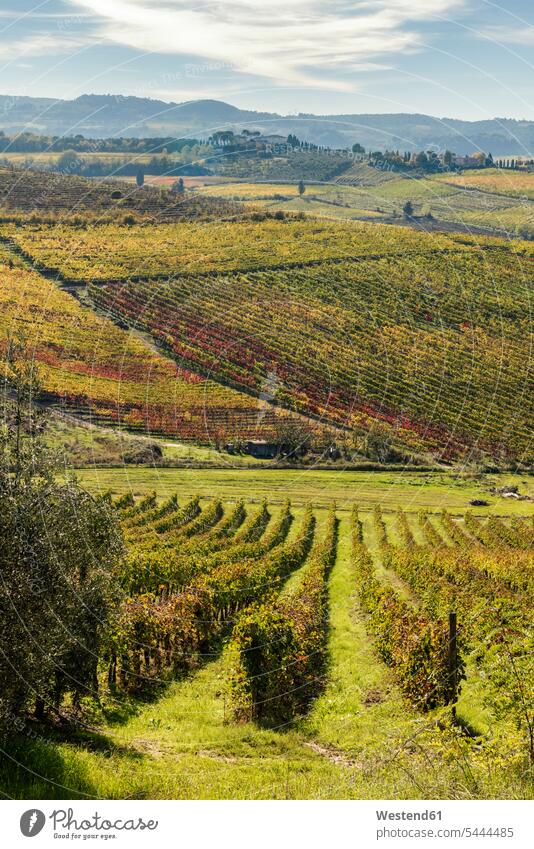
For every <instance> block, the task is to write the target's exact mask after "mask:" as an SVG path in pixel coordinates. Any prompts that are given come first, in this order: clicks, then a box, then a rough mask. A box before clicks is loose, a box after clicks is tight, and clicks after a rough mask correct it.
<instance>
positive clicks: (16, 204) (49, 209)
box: [0, 168, 240, 223]
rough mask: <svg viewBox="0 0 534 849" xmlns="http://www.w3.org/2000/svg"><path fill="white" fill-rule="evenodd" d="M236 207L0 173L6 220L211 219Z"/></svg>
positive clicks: (0, 215)
mask: <svg viewBox="0 0 534 849" xmlns="http://www.w3.org/2000/svg"><path fill="white" fill-rule="evenodd" d="M239 213H240V207H239V206H238V205H237V204H234V203H231V202H228V201H224V200H221V199H216V198H209V197H201V196H200V195H199V196H188V197H183V196H178V195H175V194H172V193H171V192H161V191H159V190H158V189H155V188H151V187H149V186H146V187H143V188H142V189H139V188H137V187H133V186H128V185H126V184H125V183H124V182H122V181H120V180H103V181H100V182H94V181H90V180H86V179H84V178H83V177H76V176H74V175H65V174H53V173H48V172H40V171H32V170H23V169H20V170H19V169H14V168H0V220H2V221H17V222H25V221H26V222H27V221H31V222H34V221H63V220H67V221H68V220H72V219H74V220H76V221H78V223H83V222H84V221H85V222H87V221H88V220H90V221H107V220H111V221H120V222H124V221H126V223H128V221H129V222H130V223H131V222H135V221H139V220H146V221H181V220H208V219H210V218H218V217H232V216H235V215H239Z"/></svg>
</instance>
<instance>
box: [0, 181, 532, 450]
mask: <svg viewBox="0 0 534 849" xmlns="http://www.w3.org/2000/svg"><path fill="white" fill-rule="evenodd" d="M405 182H406V181H405ZM2 236H3V239H4V242H5V244H6V248H7V249H8V250H9V251H11V252H12V253H10V254H6V256H13V255H14V256H15V258H16V263H18V264H19V265H20V270H14V271H12V272H11V271H10V273H9V276H8V280H10V281H11V282H10V284H9V286H8V287H6V289H5V297H6V298H7V299H8V300H9V302H10V308H9V310H8V314H7V315H9V314H11V315H12V314H13V312H16V311H17V309H19V310H20V309H22V312H23V313H24V314H27V313H32V312H33V311H35V309H36V308H37V307H36V306H32V305H31V304H30V303H29V302H28V295H25V296H23V295H22V294H21V291H22V290H21V289H20V287H19V285H18V276H19V275H22V276H23V278H24V281H26V285H27V286H28V287H29V288H30V289H32V291H34V292H36V290H37V288H39V289H40V290H42V293H43V294H42V297H44V295H45V293H46V297H50V298H52V300H53V301H55V302H56V303H57V304H58V307H57V308H56V312H57V315H56V318H55V319H54V321H55V322H58V323H61V318H60V312H61V310H63V309H65V310H67V313H68V314H69V315H72V316H73V321H74V316H76V324H77V326H78V324H79V323H80V322H81V321H82V317H83V323H84V325H85V324H86V325H87V326H86V328H85V329H83V330H82V328H81V324H80V327H79V329H78V330H77V331H76V332H77V333H82V336H83V334H85V337H84V338H85V339H86V340H87V342H84V341H82V339H80V340H78V342H75V343H73V344H75V355H74V356H73V357H72V359H73V360H78V361H81V362H84V363H85V365H83V366H81V367H80V368H71V369H69V368H67V369H65V367H63V368H62V369H61V370H60V371H59V372H58V370H57V369H58V366H59V360H58V352H57V351H55V349H54V346H55V345H56V346H57V344H58V340H57V339H54V338H52V337H53V335H54V333H56V334H57V333H58V332H59V335H60V336H61V334H62V333H63V334H65V333H66V332H67V331H66V330H65V328H63V329H62V330H61V331H58V329H55V330H53V329H52V328H51V330H50V332H51V338H50V339H49V340H48V341H47V345H46V352H45V351H44V350H43V345H42V344H41V346H40V350H41V353H40V354H39V359H40V360H41V361H42V362H44V363H45V364H46V363H48V372H47V389H48V390H49V391H50V392H51V393H52V394H54V395H56V396H57V395H59V394H61V393H63V395H65V396H66V397H67V398H68V399H69V405H70V406H71V407H73V409H75V408H76V407H86V408H87V407H90V408H92V409H93V410H94V411H95V412H96V413H97V414H98V416H103V417H104V418H106V417H107V418H108V419H111V420H115V421H119V420H120V421H121V422H123V423H124V424H125V425H126V426H127V427H132V426H133V427H143V428H145V429H146V430H150V431H153V432H158V433H167V434H171V433H173V434H177V435H180V436H183V437H184V438H186V439H195V438H197V439H200V440H203V441H214V442H220V441H221V440H224V439H229V440H232V439H234V438H236V439H247V438H248V439H250V438H254V437H255V438H267V439H269V438H272V435H273V426H274V423H275V413H274V408H273V407H272V406H269V407H268V408H267V409H266V410H264V411H263V412H262V414H261V415H260V416H259V415H258V403H259V402H258V400H257V399H258V398H259V399H261V398H262V397H264V395H265V392H266V391H267V395H268V397H269V400H275V401H276V403H277V405H279V406H281V407H282V408H285V409H286V410H287V411H289V412H290V413H291V414H295V413H297V414H303V415H305V416H308V417H311V418H312V419H314V420H317V419H318V420H320V421H322V422H323V423H325V424H326V425H328V426H329V427H330V426H336V427H343V428H345V429H350V430H351V431H352V432H353V433H356V434H357V435H359V436H358V438H360V437H361V438H363V437H364V436H365V434H366V433H368V432H369V430H370V429H371V430H373V431H374V432H376V433H377V434H378V438H379V439H382V440H385V441H386V442H390V443H393V444H395V445H398V446H400V447H401V449H402V450H404V451H407V452H409V454H410V455H413V454H417V455H431V456H432V457H434V458H440V459H445V460H450V459H453V458H456V457H459V456H462V455H463V454H465V452H466V451H467V450H468V449H469V448H470V447H472V446H473V445H477V447H478V449H479V450H480V451H481V452H482V453H483V454H484V455H487V456H488V457H491V458H492V460H493V461H494V462H495V461H497V462H500V463H501V462H502V463H510V462H518V461H519V462H521V463H525V464H528V462H529V461H530V458H531V454H530V451H531V448H530V430H529V421H530V420H531V418H532V409H531V398H532V393H531V392H530V384H531V379H532V375H531V358H530V349H529V344H530V343H529V335H530V320H529V315H530V297H531V282H532V281H531V277H532V270H531V269H532V259H531V256H530V247H529V243H526V242H519V241H518V242H514V243H506V242H504V241H502V240H499V239H497V238H486V239H484V240H483V242H482V244H478V242H477V240H475V239H473V238H470V237H467V236H459V235H450V234H449V235H445V234H437V235H436V234H424V233H421V232H417V231H414V230H411V229H408V228H395V227H391V226H384V225H369V224H362V223H352V224H346V223H345V224H343V225H341V224H333V223H326V222H319V221H316V220H312V219H303V220H296V219H286V220H275V219H272V218H271V219H267V220H254V216H252V217H251V218H248V219H241V220H237V221H233V222H229V221H220V220H219V221H211V222H206V223H203V224H202V223H191V222H189V223H179V224H166V225H132V226H124V227H119V226H116V225H109V224H102V225H98V226H93V227H91V228H89V227H86V226H72V225H56V226H51V225H43V224H34V225H29V224H28V225H25V226H23V227H20V226H16V225H13V224H4V226H3V227H2ZM13 252H14V254H13ZM12 261H14V260H12ZM21 263H22V264H21ZM24 263H28V264H29V265H32V267H33V268H34V269H35V270H34V271H33V272H31V273H30V272H28V271H26V270H24V269H23V265H24ZM37 272H40V274H43V275H46V276H50V275H52V274H57V275H61V276H62V277H63V279H64V280H66V281H71V282H73V283H74V284H75V285H84V286H87V295H88V296H89V297H88V301H87V303H88V305H92V306H95V307H96V308H97V310H98V312H99V313H100V314H101V315H103V316H108V317H110V318H112V319H113V321H115V322H116V323H117V324H118V325H119V327H133V328H135V329H136V330H140V331H142V332H144V333H146V334H148V335H149V337H150V338H151V339H152V340H153V341H154V342H155V343H156V344H157V346H158V349H159V350H160V351H161V352H162V353H163V352H164V353H165V354H166V355H167V356H169V355H170V357H172V358H173V359H174V360H175V361H176V362H177V364H178V371H176V366H174V365H173V364H172V362H169V361H166V360H164V358H163V356H158V355H155V354H153V353H151V352H150V353H149V352H147V351H145V352H144V353H143V357H144V358H145V360H146V364H147V365H148V363H156V362H157V363H158V365H157V368H156V369H155V370H153V371H151V372H150V375H151V376H150V379H148V378H147V377H146V374H147V372H146V370H145V372H144V373H143V371H141V372H139V369H137V368H135V369H132V368H131V367H130V365H128V364H124V354H123V350H122V349H123V348H124V345H125V343H126V339H127V338H129V337H127V335H126V334H125V333H124V332H123V331H119V330H116V329H115V328H113V329H111V324H110V322H109V320H107V319H102V320H100V319H99V320H97V319H96V318H95V317H94V316H92V315H91V313H90V312H89V311H88V310H81V309H80V307H79V306H78V305H77V304H75V303H73V302H72V300H69V298H68V297H67V296H66V295H64V294H63V293H61V292H60V291H58V290H56V289H54V287H53V285H52V284H51V283H48V282H47V281H45V280H44V278H43V277H41V276H40V274H39V275H38V274H37ZM10 287H11V288H10ZM14 293H16V297H15V298H13V294H14ZM19 297H20V298H22V301H23V302H22V303H19V305H18V307H17V306H16V301H17V298H19ZM32 297H33V298H34V300H35V298H36V297H37V296H36V295H33V296H32ZM39 297H41V296H39ZM24 298H25V300H24ZM37 300H39V299H38V298H37ZM54 321H52V324H53V323H54ZM92 322H93V323H94V329H96V328H99V330H98V332H97V334H96V338H98V339H99V340H100V339H101V338H102V336H103V333H102V331H103V328H104V327H106V328H108V329H109V332H110V338H109V339H108V340H106V342H105V343H102V344H103V348H102V350H101V351H99V350H97V346H96V345H95V344H94V343H93V344H91V343H90V342H89V339H90V337H91V336H92V335H93V329H92V328H91V323H92ZM95 322H96V323H95ZM69 332H70V331H69ZM86 344H88V345H89V346H90V348H89V350H84V346H85V345H86ZM128 344H133V345H136V346H137V348H136V350H137V352H138V354H137V356H141V350H142V349H141V346H140V344H138V343H137V341H136V342H135V343H134V342H131V343H130V342H128ZM66 349H67V350H68V346H67V348H66ZM88 360H91V363H92V364H91V366H90V367H89V365H88ZM51 367H53V368H52V370H51ZM133 371H135V374H136V378H135V380H133V379H132V374H133ZM87 374H90V375H91V384H90V387H88V386H87V381H86V376H87ZM163 374H165V378H164V377H163ZM176 374H177V375H178V378H179V382H174V377H173V376H174V375H176ZM119 375H120V376H121V377H120V380H121V383H120V389H119V390H118V389H117V386H116V384H114V383H113V381H117V380H118V379H119ZM169 381H172V382H173V385H172V387H171V386H170V383H169ZM145 383H146V391H145V388H144V384H145ZM82 384H85V385H83V386H82ZM266 387H268V388H267V390H266ZM510 399H513V403H510ZM73 405H74V406H73Z"/></svg>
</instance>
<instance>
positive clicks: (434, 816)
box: [376, 811, 441, 822]
mask: <svg viewBox="0 0 534 849" xmlns="http://www.w3.org/2000/svg"><path fill="white" fill-rule="evenodd" d="M376 818H377V819H378V820H414V821H417V820H422V821H423V822H424V821H426V820H430V821H432V820H439V821H440V822H441V811H377V812H376Z"/></svg>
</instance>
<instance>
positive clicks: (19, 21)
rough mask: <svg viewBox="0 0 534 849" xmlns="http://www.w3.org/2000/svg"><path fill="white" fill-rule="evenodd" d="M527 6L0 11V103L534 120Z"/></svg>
mask: <svg viewBox="0 0 534 849" xmlns="http://www.w3.org/2000/svg"><path fill="white" fill-rule="evenodd" d="M533 69H534V5H533V4H532V0H506V2H504V4H498V3H495V2H489V0H270V2H269V0H223V2H214V0H196V2H191V0H158V2H154V0H33V2H30V0H0V80H1V83H0V94H7V95H17V96H24V95H27V96H33V97H53V98H61V99H72V98H75V97H78V96H80V95H81V94H124V95H136V96H138V97H151V98H154V99H160V100H165V101H173V102H178V103H180V102H183V101H187V100H197V99H200V98H214V99H218V100H224V101H226V102H228V103H232V104H233V105H235V106H239V107H241V108H246V109H256V110H260V111H270V112H278V113H282V114H297V113H299V112H312V113H315V114H339V113H352V114H354V113H380V112H412V113H413V112H420V113H425V114H429V115H435V116H437V117H451V118H463V119H466V120H483V119H485V118H493V117H501V118H503V117H507V118H519V119H520V118H526V119H530V120H534V87H533V85H532V80H533V79H534V76H533Z"/></svg>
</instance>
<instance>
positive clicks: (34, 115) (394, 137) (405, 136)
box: [0, 94, 534, 156]
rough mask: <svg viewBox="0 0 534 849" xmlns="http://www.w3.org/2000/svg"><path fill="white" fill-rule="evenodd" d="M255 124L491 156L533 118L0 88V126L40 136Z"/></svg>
mask: <svg viewBox="0 0 534 849" xmlns="http://www.w3.org/2000/svg"><path fill="white" fill-rule="evenodd" d="M245 127H246V128H248V129H257V130H261V131H262V132H271V133H273V132H276V133H279V134H281V135H288V134H289V133H294V134H295V135H297V136H298V137H299V138H301V139H303V140H306V141H310V142H313V143H315V144H322V145H326V146H329V147H349V146H351V145H352V144H353V143H354V142H360V144H363V145H364V147H366V148H367V149H369V148H371V149H381V150H383V149H385V148H390V149H391V148H393V149H397V148H399V149H401V150H421V149H423V148H424V149H427V148H429V147H432V148H434V149H445V148H450V149H452V150H454V151H456V152H457V153H472V152H473V151H475V150H485V151H491V153H493V155H494V156H495V155H506V154H509V155H516V156H517V155H520V156H532V155H534V121H517V120H512V119H509V118H503V119H499V118H494V119H492V120H488V121H459V120H456V119H452V118H434V117H431V116H429V115H410V114H402V113H400V114H385V115H355V114H346V115H311V114H304V113H303V114H299V115H289V116H284V115H277V114H276V113H269V112H254V111H250V110H244V109H238V108H237V107H235V106H232V105H230V104H228V103H223V102H222V101H219V100H195V101H189V102H186V103H165V102H164V101H162V100H151V99H149V98H143V97H126V96H122V95H95V94H84V95H82V96H81V97H78V98H76V100H53V99H50V98H37V97H35V98H34V97H12V96H9V95H0V130H3V131H4V132H5V133H13V132H21V131H28V132H34V133H41V134H47V135H73V134H76V133H80V134H81V135H84V136H87V137H90V138H101V137H106V136H113V135H118V136H130V137H131V136H138V137H140V138H145V137H148V136H187V135H190V136H196V137H199V136H200V137H203V136H208V135H210V133H211V132H213V131H214V130H220V129H223V128H224V129H226V128H228V129H236V128H237V129H242V128H245Z"/></svg>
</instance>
